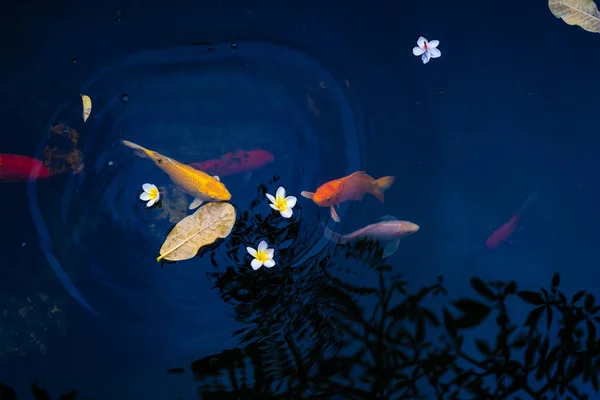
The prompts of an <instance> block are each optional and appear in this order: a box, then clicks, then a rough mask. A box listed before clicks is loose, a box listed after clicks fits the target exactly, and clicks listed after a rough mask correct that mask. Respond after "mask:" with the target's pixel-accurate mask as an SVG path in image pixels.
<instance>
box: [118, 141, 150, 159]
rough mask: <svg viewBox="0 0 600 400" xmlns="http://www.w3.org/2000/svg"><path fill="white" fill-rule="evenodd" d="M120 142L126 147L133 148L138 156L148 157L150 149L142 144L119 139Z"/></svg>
mask: <svg viewBox="0 0 600 400" xmlns="http://www.w3.org/2000/svg"><path fill="white" fill-rule="evenodd" d="M121 143H122V144H123V145H125V146H127V147H129V148H130V149H133V150H134V152H135V154H136V155H137V156H138V157H142V158H150V155H149V153H150V151H149V150H148V149H146V148H144V147H142V146H140V145H139V144H135V143H133V142H130V141H128V140H121Z"/></svg>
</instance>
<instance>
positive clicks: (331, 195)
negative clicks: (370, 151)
mask: <svg viewBox="0 0 600 400" xmlns="http://www.w3.org/2000/svg"><path fill="white" fill-rule="evenodd" d="M395 179H396V178H395V177H393V176H384V177H383V178H379V179H373V177H371V176H369V175H367V174H366V173H365V171H358V172H355V173H353V174H352V175H348V176H345V177H343V178H339V179H334V180H332V181H329V182H327V183H325V184H323V185H321V186H319V188H318V189H317V191H316V192H314V193H313V192H305V191H303V192H302V193H300V194H301V195H302V196H303V197H306V198H307V199H311V200H312V201H314V202H315V203H316V204H317V205H318V206H320V207H329V208H330V212H331V218H333V220H334V221H335V222H340V221H341V220H340V217H339V216H338V215H337V212H336V211H335V209H334V208H333V206H338V207H339V204H340V203H343V202H344V201H348V200H358V201H360V200H362V198H363V196H364V195H365V193H370V194H372V195H373V196H375V197H377V198H378V199H379V201H381V202H382V203H383V192H384V191H385V190H387V189H389V188H390V187H391V186H392V185H393V184H394V180H395Z"/></svg>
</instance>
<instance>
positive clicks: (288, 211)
mask: <svg viewBox="0 0 600 400" xmlns="http://www.w3.org/2000/svg"><path fill="white" fill-rule="evenodd" d="M267 198H268V199H269V201H270V202H271V204H269V206H271V208H272V209H273V210H276V211H279V212H280V213H281V216H282V217H283V218H290V217H291V216H292V214H293V213H294V212H293V211H292V208H294V206H295V205H296V202H297V201H298V199H297V198H296V197H295V196H288V197H285V189H284V188H283V186H279V189H277V193H275V197H273V196H272V195H270V194H269V193H267Z"/></svg>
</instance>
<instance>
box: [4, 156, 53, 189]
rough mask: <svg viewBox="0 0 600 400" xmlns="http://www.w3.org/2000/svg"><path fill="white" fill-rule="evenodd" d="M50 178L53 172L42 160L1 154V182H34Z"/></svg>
mask: <svg viewBox="0 0 600 400" xmlns="http://www.w3.org/2000/svg"><path fill="white" fill-rule="evenodd" d="M50 176H52V172H51V171H50V170H49V169H48V168H47V167H46V166H45V165H44V163H43V162H42V161H40V160H37V159H35V158H31V157H27V156H19V155H16V154H0V180H1V181H4V182H23V181H33V180H36V179H43V178H49V177H50Z"/></svg>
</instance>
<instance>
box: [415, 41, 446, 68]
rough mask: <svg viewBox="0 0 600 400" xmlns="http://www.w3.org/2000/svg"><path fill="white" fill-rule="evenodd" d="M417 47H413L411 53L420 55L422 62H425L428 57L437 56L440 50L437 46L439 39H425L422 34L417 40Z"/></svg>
mask: <svg viewBox="0 0 600 400" xmlns="http://www.w3.org/2000/svg"><path fill="white" fill-rule="evenodd" d="M417 45H418V46H417V47H413V54H414V55H415V56H421V61H423V64H427V63H428V62H429V59H430V58H438V57H440V56H441V55H442V52H441V51H440V50H439V49H438V48H437V47H438V46H439V45H440V41H439V40H432V41H427V39H425V38H424V37H423V36H421V37H419V39H418V40H417Z"/></svg>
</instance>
